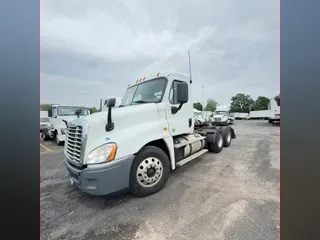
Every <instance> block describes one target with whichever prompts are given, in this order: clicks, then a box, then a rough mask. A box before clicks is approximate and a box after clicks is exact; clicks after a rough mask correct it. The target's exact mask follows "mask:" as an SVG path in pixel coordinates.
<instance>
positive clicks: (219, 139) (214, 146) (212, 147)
mask: <svg viewBox="0 0 320 240" xmlns="http://www.w3.org/2000/svg"><path fill="white" fill-rule="evenodd" d="M214 138H215V141H214V142H211V143H207V147H208V150H209V152H213V153H219V152H221V151H222V148H223V135H222V133H221V132H216V133H215V134H214Z"/></svg>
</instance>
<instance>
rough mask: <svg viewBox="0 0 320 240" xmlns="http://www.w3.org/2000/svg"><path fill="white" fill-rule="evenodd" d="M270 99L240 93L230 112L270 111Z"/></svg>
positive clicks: (212, 104)
mask: <svg viewBox="0 0 320 240" xmlns="http://www.w3.org/2000/svg"><path fill="white" fill-rule="evenodd" d="M269 100H270V99H269V98H267V97H264V96H259V97H258V98H257V99H256V100H255V101H254V100H253V99H252V98H251V96H250V95H248V94H244V93H238V94H236V95H235V96H233V97H232V98H231V105H230V112H243V113H249V112H250V111H256V110H268V104H269ZM51 106H52V104H48V103H45V104H41V105H40V109H41V110H42V111H47V110H48V109H50V108H51ZM217 106H219V104H218V103H217V102H216V101H215V100H214V99H212V98H209V99H208V100H207V104H206V106H205V108H204V110H205V111H210V112H214V111H215V110H216V109H217ZM193 107H194V108H195V109H197V110H199V111H202V104H201V103H200V102H197V103H194V104H193ZM90 109H91V111H92V112H93V113H95V112H99V110H98V109H97V108H95V107H92V108H90Z"/></svg>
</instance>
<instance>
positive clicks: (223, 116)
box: [213, 106, 235, 125]
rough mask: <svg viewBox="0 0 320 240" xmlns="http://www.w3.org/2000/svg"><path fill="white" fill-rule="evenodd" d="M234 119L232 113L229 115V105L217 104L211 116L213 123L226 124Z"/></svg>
mask: <svg viewBox="0 0 320 240" xmlns="http://www.w3.org/2000/svg"><path fill="white" fill-rule="evenodd" d="M234 120H235V117H234V115H233V114H232V115H230V107H229V106H217V109H216V111H215V113H214V116H213V123H214V124H215V125H228V124H233V123H234Z"/></svg>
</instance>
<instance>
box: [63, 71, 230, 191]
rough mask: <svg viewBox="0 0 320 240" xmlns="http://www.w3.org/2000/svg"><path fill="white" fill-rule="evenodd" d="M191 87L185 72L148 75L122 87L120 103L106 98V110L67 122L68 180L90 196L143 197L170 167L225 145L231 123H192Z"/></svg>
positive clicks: (162, 182)
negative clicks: (124, 192)
mask: <svg viewBox="0 0 320 240" xmlns="http://www.w3.org/2000/svg"><path fill="white" fill-rule="evenodd" d="M192 85H193V83H192V79H191V77H189V76H187V75H185V74H179V73H175V72H158V73H157V72H155V73H149V74H146V75H145V76H142V78H140V80H137V81H135V82H134V83H133V84H132V85H131V86H130V87H128V88H127V90H126V92H125V95H124V97H123V101H122V104H121V106H122V107H119V108H114V106H115V103H116V99H109V100H108V102H107V107H108V108H109V110H108V111H103V112H99V113H96V114H92V115H90V116H87V117H86V118H83V119H75V120H73V121H71V122H69V123H68V130H67V133H68V134H67V139H66V144H65V150H64V152H65V157H66V159H65V164H66V168H67V169H68V171H69V174H70V183H71V184H72V185H74V186H76V187H78V188H79V189H81V190H82V191H84V192H87V193H89V194H92V195H107V194H110V193H114V192H118V191H120V190H124V189H126V190H129V191H130V192H131V193H133V194H134V195H136V196H140V197H144V196H148V195H151V194H154V193H156V192H158V191H159V190H160V189H162V188H163V187H164V185H165V183H166V182H167V179H168V177H169V174H170V171H173V170H175V169H176V168H178V167H181V166H183V165H184V164H186V163H188V162H190V161H192V160H195V159H197V158H198V157H199V156H201V155H203V154H205V153H206V152H207V151H210V152H214V153H219V152H221V151H222V149H223V147H229V146H230V144H231V139H234V138H235V133H234V130H233V129H232V128H231V127H229V126H223V127H219V126H211V125H202V126H198V125H196V124H195V121H194V120H193V119H194V118H193V114H194V111H193V102H192V97H191V92H192V89H191V88H192ZM74 133H76V134H74ZM72 134H73V135H72Z"/></svg>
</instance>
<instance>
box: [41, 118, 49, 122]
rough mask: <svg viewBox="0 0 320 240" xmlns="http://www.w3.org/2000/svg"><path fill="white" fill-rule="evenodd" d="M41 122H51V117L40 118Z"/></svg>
mask: <svg viewBox="0 0 320 240" xmlns="http://www.w3.org/2000/svg"><path fill="white" fill-rule="evenodd" d="M40 122H50V121H49V118H40Z"/></svg>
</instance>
